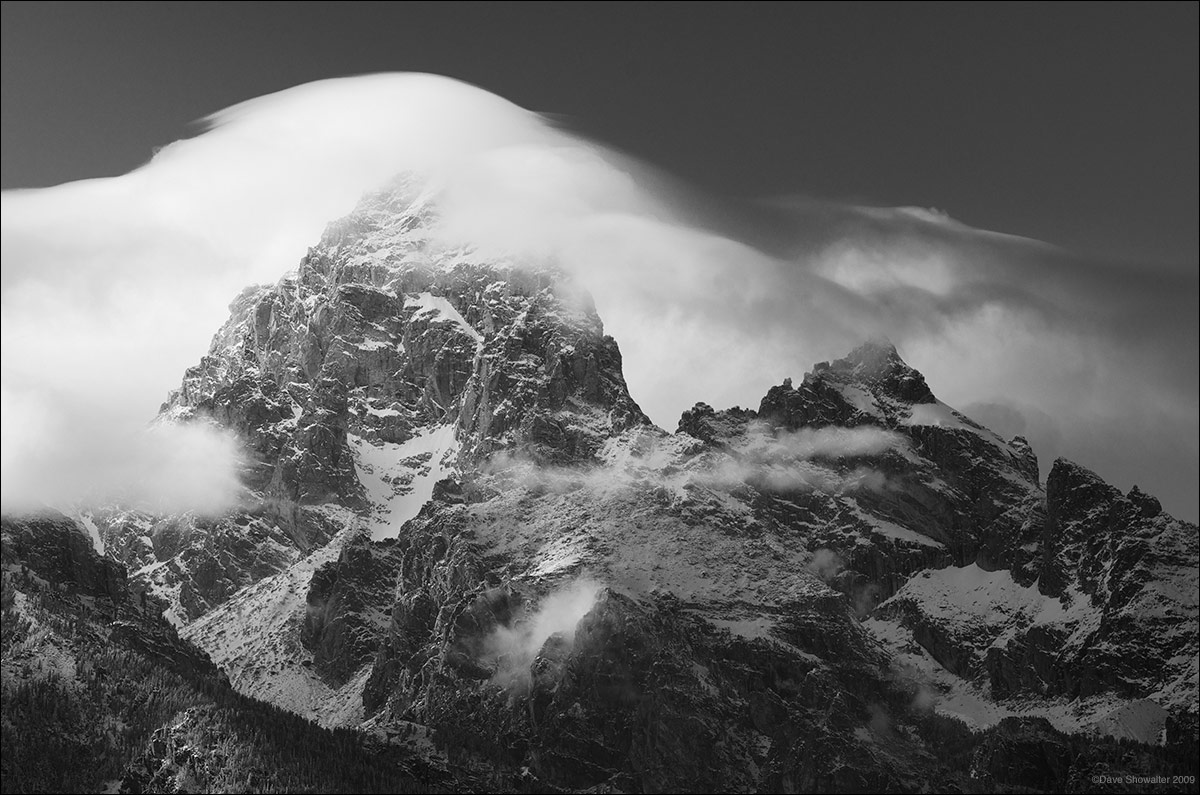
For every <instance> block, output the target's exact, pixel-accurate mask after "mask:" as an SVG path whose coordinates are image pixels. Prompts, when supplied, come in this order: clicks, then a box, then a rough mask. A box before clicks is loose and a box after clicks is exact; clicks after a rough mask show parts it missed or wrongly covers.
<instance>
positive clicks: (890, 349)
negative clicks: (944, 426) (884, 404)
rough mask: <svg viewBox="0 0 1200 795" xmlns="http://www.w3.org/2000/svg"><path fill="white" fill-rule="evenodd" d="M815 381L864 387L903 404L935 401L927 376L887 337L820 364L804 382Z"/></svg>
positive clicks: (871, 340) (865, 343) (869, 341)
mask: <svg viewBox="0 0 1200 795" xmlns="http://www.w3.org/2000/svg"><path fill="white" fill-rule="evenodd" d="M816 378H826V379H829V380H831V381H834V382H836V383H840V384H845V385H853V386H859V387H863V388H866V389H868V390H870V391H871V392H873V393H876V394H877V395H878V396H886V397H889V398H892V399H895V400H899V401H901V402H904V403H913V404H918V403H933V402H935V401H936V398H935V397H934V396H933V392H932V391H930V389H929V385H928V384H926V383H925V376H923V375H921V373H920V372H918V371H917V370H915V369H913V368H912V367H910V366H909V365H908V363H907V362H905V361H904V359H902V358H901V357H900V353H899V352H898V351H897V350H896V346H895V345H893V344H892V343H891V342H890V341H889V340H887V339H886V338H873V339H870V340H868V341H867V342H864V343H863V344H862V345H859V346H858V347H857V348H855V349H854V350H852V351H850V353H849V354H847V355H846V356H845V357H844V358H841V359H835V360H834V361H832V362H820V363H818V364H817V365H816V366H815V367H814V368H813V369H812V372H811V373H809V374H808V375H806V376H805V379H804V380H805V383H808V382H809V381H810V379H816Z"/></svg>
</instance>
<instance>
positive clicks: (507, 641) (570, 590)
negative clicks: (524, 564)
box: [483, 577, 603, 687]
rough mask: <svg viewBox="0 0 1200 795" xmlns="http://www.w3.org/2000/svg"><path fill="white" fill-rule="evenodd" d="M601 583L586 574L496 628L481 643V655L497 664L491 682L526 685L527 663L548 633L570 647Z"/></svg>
mask: <svg viewBox="0 0 1200 795" xmlns="http://www.w3.org/2000/svg"><path fill="white" fill-rule="evenodd" d="M601 590H603V586H602V585H601V584H600V583H598V582H596V581H595V580H592V579H590V578H587V577H583V578H580V579H578V580H575V581H574V582H571V583H569V584H567V585H565V586H562V587H560V588H557V589H555V590H553V591H551V592H550V593H548V594H547V595H546V596H545V598H543V599H542V600H541V602H539V603H538V606H537V609H536V610H534V611H533V613H532V614H529V615H527V616H525V617H523V618H521V619H519V620H518V621H516V622H514V623H513V624H511V625H509V626H499V627H497V628H496V629H495V630H494V631H493V632H492V633H491V634H490V635H488V637H487V638H486V639H485V640H484V642H483V657H484V659H486V660H489V661H491V662H494V663H495V664H496V672H495V674H494V675H493V681H496V682H499V683H501V684H503V685H504V686H506V687H525V686H528V684H529V680H530V670H529V667H530V665H532V664H533V661H534V658H536V657H537V655H538V653H539V652H540V651H541V650H542V647H543V646H544V645H545V644H546V641H547V640H549V639H550V637H551V636H554V635H557V636H558V637H559V638H561V640H562V642H563V643H565V644H566V646H567V647H568V648H569V647H570V646H571V645H572V644H574V642H575V628H576V626H577V625H578V624H579V622H580V621H581V620H582V619H583V617H584V616H586V615H587V614H588V613H589V612H590V611H591V609H592V607H593V606H594V605H595V604H596V599H597V597H599V595H600V591H601Z"/></svg>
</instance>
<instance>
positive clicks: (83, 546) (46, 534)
mask: <svg viewBox="0 0 1200 795" xmlns="http://www.w3.org/2000/svg"><path fill="white" fill-rule="evenodd" d="M0 533H2V537H3V547H0V549H2V550H3V551H2V553H0V563H2V564H3V565H4V566H5V567H6V568H7V567H9V566H14V567H16V566H20V567H23V568H25V569H32V570H33V571H34V572H36V573H37V574H38V575H40V576H41V577H43V578H45V579H47V580H49V581H50V582H53V583H55V584H56V585H60V586H63V587H67V588H71V589H74V590H77V591H78V592H79V593H83V594H86V595H88V596H102V597H108V598H110V599H123V598H124V597H125V596H126V595H127V594H128V592H129V588H128V584H127V582H126V576H125V569H124V567H123V566H121V565H120V564H118V563H116V562H115V561H113V560H110V559H108V558H102V557H100V556H99V555H97V554H96V552H95V550H94V549H93V548H92V540H91V539H90V538H89V537H88V536H87V533H86V532H85V531H84V530H83V528H81V527H80V526H79V525H78V524H76V523H75V520H73V519H71V518H69V517H67V516H63V515H62V514H59V513H54V512H50V511H47V512H45V513H43V514H42V515H40V516H32V517H20V518H17V517H8V516H6V517H4V518H3V519H0Z"/></svg>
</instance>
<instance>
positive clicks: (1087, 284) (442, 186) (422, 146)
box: [0, 75, 1200, 519]
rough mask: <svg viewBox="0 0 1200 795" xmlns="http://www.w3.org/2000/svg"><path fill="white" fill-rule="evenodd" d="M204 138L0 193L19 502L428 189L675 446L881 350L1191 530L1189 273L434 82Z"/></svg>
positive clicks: (316, 100)
mask: <svg viewBox="0 0 1200 795" xmlns="http://www.w3.org/2000/svg"><path fill="white" fill-rule="evenodd" d="M209 126H210V128H211V129H209V130H208V131H207V132H204V133H203V134H201V135H199V136H197V137H195V138H191V139H187V140H184V141H179V142H175V143H172V144H170V145H168V146H166V147H164V148H163V149H162V150H161V151H160V152H159V153H158V154H157V155H156V156H155V157H154V158H153V159H152V160H151V161H150V162H149V163H148V164H147V165H146V166H144V167H143V168H141V169H139V170H137V171H135V172H132V173H131V174H128V175H125V176H121V177H116V178H112V179H103V180H90V181H86V182H81V183H72V184H69V185H64V186H59V187H55V188H48V189H44V190H36V191H17V192H6V193H5V194H4V195H3V221H2V223H3V275H2V277H0V283H2V286H3V360H2V365H0V367H2V370H3V384H4V388H5V390H6V394H7V395H12V396H14V397H13V401H14V403H13V404H14V405H17V406H18V407H20V408H19V409H17V410H18V411H20V412H28V413H29V414H28V416H29V417H30V418H31V419H30V421H31V422H32V421H33V420H34V419H37V416H38V415H41V416H40V419H39V420H38V421H39V422H41V424H42V425H43V426H44V427H46V428H48V430H47V431H46V433H47V434H50V435H46V436H43V437H41V438H40V439H39V440H38V441H37V442H36V443H35V442H32V441H30V439H29V437H28V436H27V435H22V434H19V433H14V434H13V437H12V438H13V441H11V442H10V439H9V433H8V432H7V430H6V433H5V438H4V460H5V473H4V482H5V489H4V493H5V500H6V501H7V500H8V499H9V495H10V491H11V490H10V488H9V487H8V485H7V484H8V481H9V472H10V469H9V467H10V465H11V466H20V462H21V461H23V460H26V459H28V457H29V456H30V455H32V454H33V452H35V451H34V450H33V449H31V448H30V447H29V445H31V444H36V445H40V446H41V447H43V448H44V450H42V451H41V454H43V455H47V456H49V455H53V454H57V455H59V456H61V457H63V458H64V459H66V458H67V457H69V456H72V455H75V456H77V457H78V456H85V455H86V456H91V458H90V460H89V461H88V462H87V463H88V464H89V465H90V466H92V467H94V468H97V469H100V468H104V467H110V466H112V465H113V464H114V462H117V459H120V458H121V457H123V456H129V455H132V454H133V453H134V452H136V446H134V447H126V446H122V445H119V444H118V445H110V444H101V443H93V444H80V441H81V440H82V439H83V438H85V437H87V436H89V435H92V434H96V433H98V431H97V429H98V428H104V429H105V433H117V431H118V430H119V431H120V432H121V433H124V434H126V435H132V434H136V433H138V432H139V431H140V428H141V425H142V424H143V423H144V422H145V421H146V420H147V419H148V418H149V417H151V416H153V414H154V412H155V410H156V408H157V404H158V402H159V401H160V400H161V399H162V397H163V396H164V395H165V393H166V391H167V390H168V389H170V388H171V387H173V386H174V385H176V384H177V383H178V380H179V377H180V375H181V373H182V371H183V369H184V368H185V367H186V366H188V365H190V364H193V363H194V362H195V361H196V360H197V359H198V358H199V356H200V354H201V353H203V351H204V348H205V345H206V343H207V340H208V339H209V337H210V336H211V335H212V333H213V332H214V331H215V330H216V329H217V327H218V326H219V325H220V323H221V322H222V321H223V320H224V315H225V313H226V306H227V304H228V301H229V300H230V299H231V298H232V297H233V296H234V295H236V294H237V293H238V292H239V291H240V289H241V288H242V287H243V286H244V285H245V284H247V283H250V282H259V281H272V280H274V279H276V278H278V277H279V276H280V275H282V274H283V273H284V272H285V271H287V270H289V269H290V268H292V267H294V266H295V264H296V263H297V261H298V260H299V258H300V257H301V256H302V254H303V253H304V251H305V250H306V248H307V247H308V246H310V245H312V244H313V243H314V242H316V240H317V239H318V237H319V235H320V232H321V229H322V228H323V226H324V224H325V223H326V222H328V221H329V220H331V219H333V218H335V217H338V216H339V215H342V214H344V213H346V212H348V211H349V210H350V209H351V208H352V206H353V204H354V203H355V201H356V200H357V198H358V196H359V195H360V194H361V193H363V192H364V191H366V190H369V189H373V188H375V187H377V186H379V185H381V184H383V183H384V182H386V181H388V180H389V179H391V177H392V176H393V175H394V174H395V173H397V172H399V171H403V170H413V171H416V172H418V173H420V174H422V175H424V176H425V177H426V178H427V179H429V180H430V184H431V185H433V186H435V187H436V188H437V189H438V190H439V191H440V193H441V196H442V197H443V205H444V212H443V224H442V226H441V228H440V229H439V230H438V234H440V235H441V236H442V237H443V238H444V240H445V241H446V242H455V241H458V242H467V243H470V244H472V245H476V246H479V247H480V248H481V249H482V250H484V251H487V252H492V253H501V252H503V253H505V254H507V255H510V256H514V257H518V258H520V257H525V258H532V257H539V258H553V259H555V260H556V261H558V262H559V263H560V264H562V265H563V266H564V267H566V268H568V269H569V270H571V271H573V272H574V273H576V274H578V276H579V278H580V279H581V281H582V282H583V283H584V284H585V285H586V286H587V287H588V288H589V289H590V290H591V292H592V293H593V295H594V296H595V299H596V304H597V308H598V310H599V312H600V314H601V316H602V317H603V318H604V320H605V324H606V330H607V331H608V332H609V333H611V334H613V336H615V337H616V338H617V340H618V341H619V342H620V343H621V345H622V350H623V353H624V359H625V366H626V378H627V381H628V383H629V384H630V388H631V391H632V392H633V394H634V397H635V398H636V399H637V400H639V402H641V403H642V405H643V407H644V408H645V409H646V410H647V411H648V413H649V414H650V415H651V417H652V418H653V419H654V420H655V421H656V422H658V423H659V424H661V425H663V426H665V427H668V428H670V427H674V424H675V420H676V418H677V417H678V416H679V414H680V413H681V412H682V411H683V410H684V409H686V408H688V407H690V406H691V405H693V404H694V403H695V402H696V401H697V400H704V401H706V402H708V403H710V404H712V405H716V406H719V407H720V406H727V405H734V404H740V405H750V406H754V405H757V403H758V401H759V399H760V398H761V397H762V395H763V394H764V393H765V391H766V389H767V388H769V387H770V386H771V385H773V384H777V383H779V382H780V381H782V379H783V378H784V377H785V376H795V375H798V374H799V373H800V372H802V371H804V370H807V369H808V368H809V367H810V366H811V364H812V363H814V362H816V361H821V360H828V359H831V358H836V357H839V356H841V355H844V354H845V353H846V352H848V351H849V350H850V349H851V348H853V347H854V346H855V345H857V344H858V343H859V342H861V341H862V340H863V339H864V338H867V337H870V336H874V335H886V336H888V337H889V338H890V339H891V340H892V341H893V342H895V343H896V345H897V346H898V348H899V349H900V351H901V353H902V354H903V355H904V356H905V358H906V359H907V360H908V361H909V362H910V364H912V365H913V366H914V367H916V368H917V369H919V370H921V371H922V372H924V373H925V375H926V377H927V380H928V381H929V383H930V386H931V387H932V388H933V390H934V391H935V393H937V394H938V396H939V397H940V398H942V399H943V400H945V401H946V402H948V403H950V404H951V405H956V406H960V407H965V406H968V405H972V404H976V405H982V404H991V405H1004V406H1007V407H1010V408H1011V409H1012V411H1014V412H1017V413H1018V414H1020V415H1021V417H1022V418H1023V420H1024V423H1025V425H1026V427H1027V431H1026V433H1027V435H1029V436H1030V437H1031V439H1030V440H1031V442H1032V443H1033V444H1034V447H1035V450H1036V451H1037V452H1038V454H1039V457H1040V458H1041V459H1042V460H1043V462H1046V463H1048V462H1049V461H1050V460H1052V459H1053V457H1054V456H1057V455H1067V456H1068V457H1072V458H1075V459H1076V460H1079V461H1080V462H1081V463H1084V464H1085V465H1088V466H1090V467H1092V468H1094V469H1096V470H1097V471H1099V472H1100V473H1101V474H1102V475H1104V476H1105V477H1107V478H1109V479H1112V480H1113V481H1114V482H1116V483H1117V485H1119V486H1122V487H1127V486H1128V485H1131V484H1132V483H1133V482H1135V481H1136V482H1138V483H1139V484H1140V485H1141V486H1142V487H1143V488H1146V489H1148V490H1150V491H1152V492H1155V493H1157V495H1158V496H1159V497H1160V498H1161V499H1162V500H1163V502H1164V505H1165V506H1166V507H1167V508H1168V510H1172V511H1174V512H1176V513H1179V514H1182V515H1184V516H1185V517H1189V518H1193V519H1194V518H1196V515H1197V512H1198V507H1197V494H1196V490H1195V482H1196V480H1197V477H1200V467H1198V464H1197V459H1198V455H1197V450H1198V447H1197V437H1198V435H1200V425H1198V419H1197V410H1196V407H1197V395H1198V386H1197V368H1196V360H1197V355H1198V351H1200V344H1198V339H1197V323H1196V317H1197V292H1198V291H1197V279H1196V274H1195V273H1186V274H1181V273H1178V272H1172V271H1165V270H1154V269H1151V268H1147V267H1140V266H1138V265H1137V264H1133V263H1122V262H1099V261H1095V260H1088V259H1084V258H1081V257H1078V256H1076V255H1073V254H1071V253H1070V252H1065V251H1062V250H1059V249H1055V248H1053V247H1050V246H1046V245H1044V244H1040V243H1037V242H1036V241H1030V240H1025V239H1022V238H1016V237H1012V236H1007V235H1003V234H997V233H993V232H986V231H981V230H976V229H972V228H970V227H968V226H966V225H963V224H960V223H958V222H956V221H954V220H953V219H951V218H950V217H949V216H947V215H946V214H944V213H940V212H932V211H926V210H921V209H914V208H866V207H856V206H851V205H846V204H841V203H836V202H827V201H821V200H817V199H803V200H795V199H792V200H787V201H779V200H777V201H774V202H771V203H748V202H738V201H732V200H727V199H722V198H720V197H713V196H709V195H706V194H704V193H703V192H702V191H699V190H695V189H693V188H691V187H690V186H688V185H686V184H683V183H681V182H679V181H678V180H674V179H672V178H671V177H670V176H668V175H665V174H663V173H662V172H660V171H658V170H656V169H655V168H653V167H652V166H649V165H646V164H643V163H638V162H636V161H634V160H633V159H631V158H628V157H626V156H623V155H621V154H619V153H616V152H613V151H611V150H607V149H604V148H602V147H600V146H598V145H595V144H593V143H591V142H588V141H586V140H583V139H581V138H579V137H578V136H574V135H571V134H570V133H568V132H566V131H563V130H561V129H557V128H556V127H554V126H553V125H551V124H549V123H547V122H545V121H544V120H543V119H541V118H539V117H538V116H536V115H535V114H532V113H529V112H527V111H524V110H522V109H520V108H518V107H516V106H514V105H512V104H511V103H508V102H506V101H505V100H503V99H500V98H498V97H495V96H492V95H490V94H487V93H486V92H483V91H481V90H478V89H475V88H472V87H470V86H466V85H464V84H461V83H457V82H455V81H452V80H449V79H446V78H437V77H432V76H427V75H374V76H366V77H359V78H346V79H341V80H332V81H323V82H320V83H315V84H310V85H306V86H301V87H298V88H295V89H290V90H288V91H284V92H280V93H279V94H275V95H271V96H268V97H263V98H259V99H256V100H252V101H250V102H247V103H243V104H242V105H239V106H237V107H235V108H232V109H229V110H227V111H224V112H222V113H219V114H216V115H215V116H214V117H212V118H211V119H209ZM766 133H769V131H764V134H766ZM34 406H37V407H38V408H36V409H35V408H32V407H34ZM67 414H69V415H70V416H69V417H68V416H67ZM47 415H48V416H47ZM24 416H25V415H24V414H22V415H21V416H16V417H14V419H13V425H14V426H18V425H21V424H23V423H24V419H23V418H24ZM1042 417H1052V418H1053V423H1047V422H1043V421H1042V419H1041V418H1042ZM1010 419H1011V418H1010ZM1009 424H1010V427H1011V426H1014V425H1019V424H1020V423H1018V422H1010V423H1009ZM7 427H8V425H7V424H6V428H7ZM68 427H69V428H70V430H69V432H68V431H67V430H65V429H67V428H68ZM54 434H57V435H54ZM72 450H77V451H80V452H77V453H73V452H71V451H72ZM80 460H81V461H82V458H80ZM214 466H221V467H224V468H225V469H226V470H230V469H231V468H233V467H235V466H236V462H235V461H233V460H232V459H231V458H226V459H218V460H215V461H214ZM114 468H115V469H118V470H119V469H120V467H114ZM47 471H51V470H50V469H48V470H47ZM42 485H43V486H50V485H53V484H42ZM50 491H53V489H50ZM70 491H71V492H74V491H76V490H70ZM60 496H64V497H69V496H78V495H77V494H74V493H66V494H63V495H60Z"/></svg>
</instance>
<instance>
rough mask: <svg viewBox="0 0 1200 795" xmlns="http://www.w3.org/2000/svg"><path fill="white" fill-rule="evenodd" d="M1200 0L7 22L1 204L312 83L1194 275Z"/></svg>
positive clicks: (221, 12)
mask: <svg viewBox="0 0 1200 795" xmlns="http://www.w3.org/2000/svg"><path fill="white" fill-rule="evenodd" d="M1197 9H1198V5H1197V4H1196V3H1190V2H1189V3H1177V4H1171V5H1154V4H1150V3H1137V4H1128V5H1124V4H1097V5H1091V4H1081V3H1064V4H1040V3H1039V4H1029V5H1024V4H1018V3H1004V4H1000V5H976V4H947V5H931V6H926V5H920V4H914V5H904V4H899V3H888V4H880V5H873V4H837V5H830V6H825V5H817V4H807V3H804V4H779V5H754V4H751V3H736V4H730V5H718V6H714V5H709V4H694V5H693V4H665V3H664V4H637V5H632V4H631V5H628V6H626V5H623V4H618V3H607V4H602V5H586V4H575V3H571V4H561V5H552V4H536V5H529V6H522V5H520V4H517V3H495V4H484V5H475V4H450V3H437V4H419V3H386V4H362V5H358V4H353V3H334V4H322V3H296V4H287V3H263V4H256V3H233V4H220V3H200V4H186V3H162V4H150V3H146V4H142V3H138V4H121V3H97V4H76V3H48V2H39V3H17V2H5V3H3V26H2V29H3V70H2V75H3V147H2V151H3V174H2V181H3V186H4V187H5V188H12V187H33V186H44V185H51V184H56V183H60V182H64V181H70V180H75V179H80V178H85V177H96V176H107V175H116V174H120V173H123V172H126V171H128V170H130V169H132V168H134V167H136V166H138V165H140V164H141V163H143V162H145V161H146V160H147V159H148V157H149V156H150V153H151V152H152V150H153V148H154V147H155V146H159V145H162V144H165V143H168V142H170V141H172V140H175V139H177V138H179V137H182V136H184V135H187V134H189V133H191V132H194V130H195V128H194V127H192V126H191V125H190V123H191V122H192V121H193V120H195V119H197V118H199V117H201V116H203V115H206V114H208V113H210V112H213V111H216V110H218V109H220V108H223V107H226V106H228V105H231V104H234V103H236V102H238V101H241V100H244V99H249V98H251V97H255V96H258V95H262V94H265V93H269V92H272V91H276V90H279V89H283V88H287V87H290V86H293V85H297V84H300V83H304V82H307V81H310V80H316V79H321V78H327V77H337V76H343V75H351V74H359V73H365V72H377V71H423V72H432V73H437V74H444V75H448V76H451V77H455V78H458V79H460V80H464V81H467V82H470V83H474V84H476V85H478V86H481V87H483V88H485V89H488V90H490V91H492V92H494V93H497V94H500V95H501V96H504V97H506V98H508V99H510V100H512V101H514V102H516V103H517V104H519V105H522V106H524V107H527V108H529V109H531V110H536V111H542V112H546V113H550V114H553V115H555V116H556V117H558V118H560V119H562V120H563V122H564V123H566V124H567V125H568V126H570V127H572V128H574V129H577V130H579V131H581V132H584V133H586V134H588V135H591V136H593V137H597V138H599V139H601V140H603V141H606V142H608V143H610V144H615V145H616V146H618V147H619V148H622V149H625V150H626V151H629V152H631V153H633V154H635V155H639V156H642V157H644V158H646V159H648V160H650V161H651V162H653V163H656V164H658V165H660V166H663V167H665V168H667V169H669V170H671V171H674V172H675V173H677V174H679V175H681V176H684V177H686V178H688V179H690V180H692V181H694V182H698V183H700V184H702V185H705V186H708V187H711V188H713V189H715V190H718V191H720V192H722V193H728V194H734V195H745V196H762V195H773V194H797V193H799V194H808V195H812V196H818V197H828V198H839V199H850V200H854V201H861V202H865V203H871V204H897V205H920V206H934V207H939V208H942V209H944V210H946V211H948V212H949V213H950V214H951V215H953V216H954V217H956V218H958V219H959V220H962V221H964V222H966V223H969V224H972V225H975V226H980V227H984V228H989V229H994V230H999V231H1005V232H1011V233H1014V234H1022V235H1027V236H1031V237H1037V238H1040V239H1044V240H1048V241H1051V242H1055V243H1059V244H1061V245H1066V246H1069V247H1073V248H1076V249H1080V250H1084V251H1089V252H1095V253H1103V254H1107V255H1111V256H1116V257H1122V258H1135V259H1138V260H1142V261H1146V262H1158V263H1164V264H1170V265H1173V266H1174V267H1178V268H1184V269H1188V270H1190V271H1194V270H1195V268H1196V262H1197V226H1198V225H1197V215H1198V212H1200V207H1198V202H1197V182H1198V173H1197V159H1198V158H1197V138H1198V129H1197V93H1198V90H1200V89H1198V79H1197V74H1198V67H1197V49H1198V47H1197V27H1198V19H1197Z"/></svg>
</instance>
